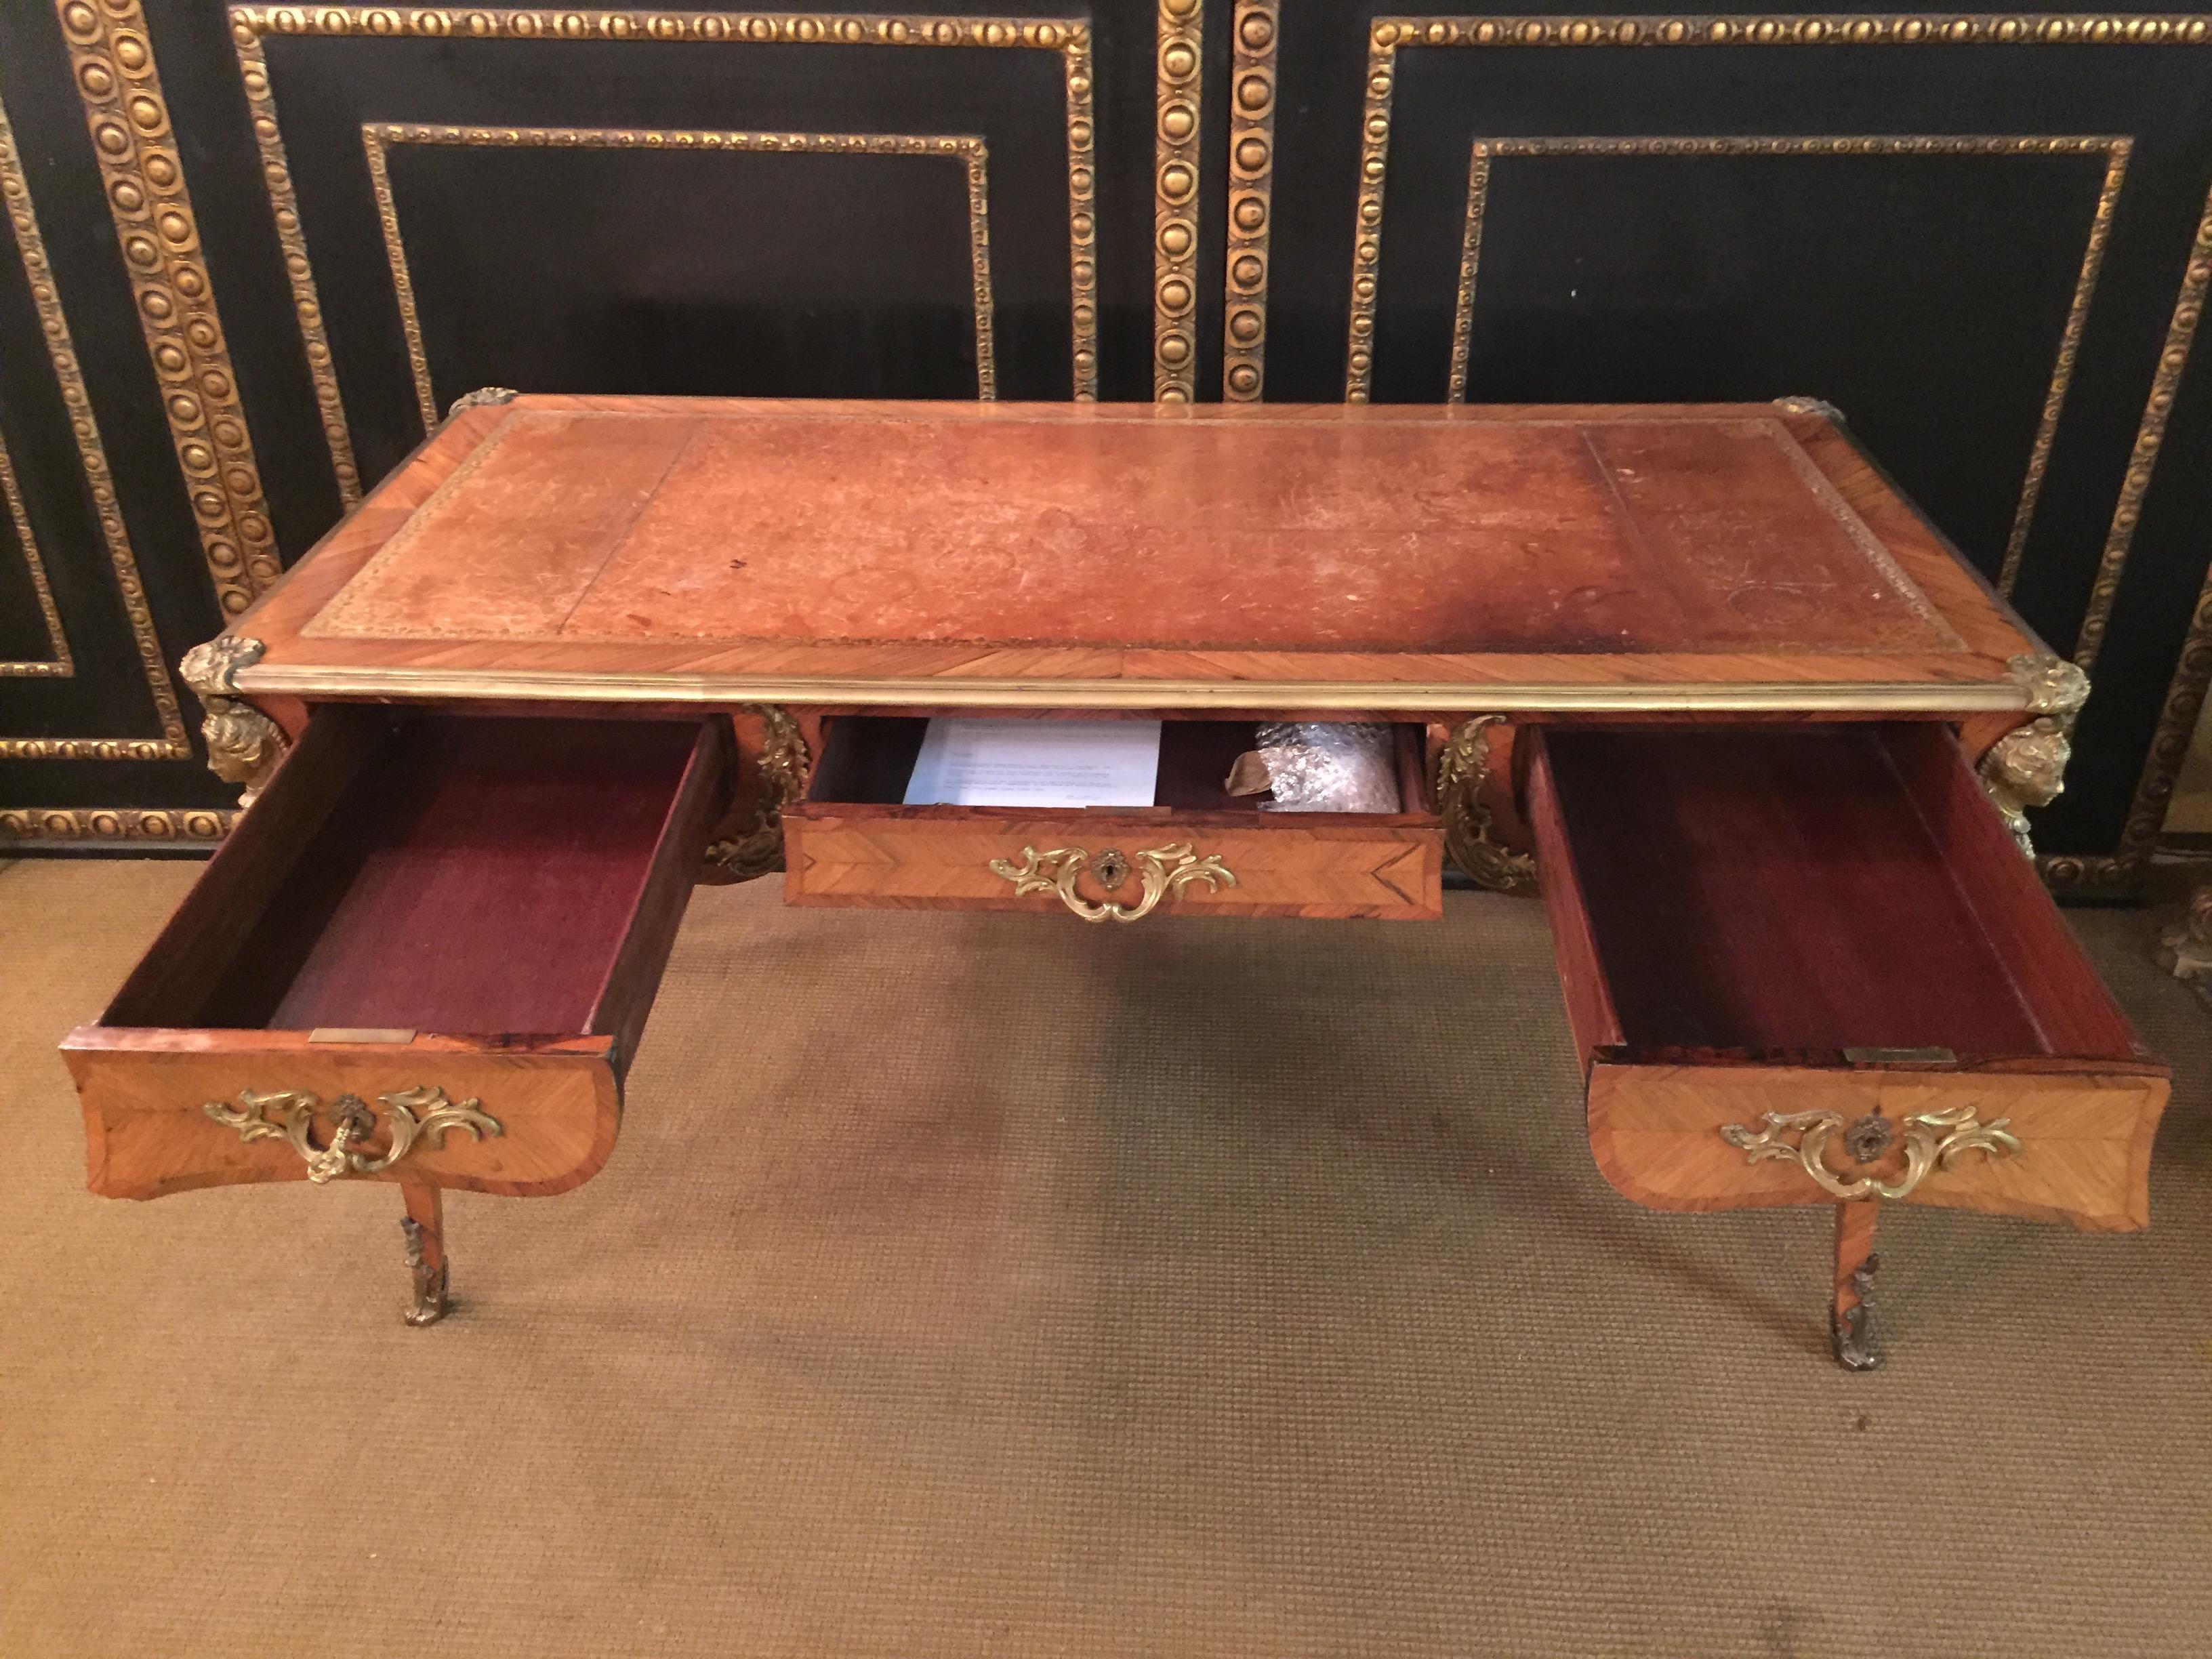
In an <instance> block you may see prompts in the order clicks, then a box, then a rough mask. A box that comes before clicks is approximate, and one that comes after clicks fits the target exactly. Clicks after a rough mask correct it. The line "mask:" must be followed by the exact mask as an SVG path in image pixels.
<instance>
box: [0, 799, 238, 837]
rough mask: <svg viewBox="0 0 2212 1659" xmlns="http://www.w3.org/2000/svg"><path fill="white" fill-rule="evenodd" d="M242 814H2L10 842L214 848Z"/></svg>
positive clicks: (110, 809)
mask: <svg viewBox="0 0 2212 1659" xmlns="http://www.w3.org/2000/svg"><path fill="white" fill-rule="evenodd" d="M237 821H238V814H237V813H236V812H234V811H231V810H229V809H228V808H223V807H190V808H175V809H170V808H158V809H156V808H147V807H137V806H11V807H7V808H4V809H0V844H5V843H6V842H102V841H110V842H173V843H178V844H182V845H191V844H193V843H202V844H205V845H209V846H212V845H213V844H214V843H215V842H219V841H221V840H222V838H223V837H224V836H227V835H228V834H229V833H230V828H231V825H232V824H234V823H236V822H237Z"/></svg>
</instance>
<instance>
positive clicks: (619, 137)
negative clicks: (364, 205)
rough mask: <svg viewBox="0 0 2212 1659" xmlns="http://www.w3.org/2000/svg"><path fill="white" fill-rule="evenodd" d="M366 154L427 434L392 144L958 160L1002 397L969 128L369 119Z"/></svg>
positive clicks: (429, 401)
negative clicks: (929, 130)
mask: <svg viewBox="0 0 2212 1659" xmlns="http://www.w3.org/2000/svg"><path fill="white" fill-rule="evenodd" d="M361 143H362V150H363V151H364V152H365V153H366V154H367V155H368V177H369V185H370V188H371V190H372V191H374V194H375V197H376V210H377V216H378V218H379V219H380V221H381V222H382V223H383V227H384V251H385V256H386V258H388V259H389V260H390V261H391V264H392V289H393V292H394V293H395V294H396V295H398V304H399V322H400V328H401V330H402V331H403V332H404V334H405V335H406V337H407V362H408V367H409V368H410V370H411V371H412V372H413V374H414V377H415V399H416V404H417V405H418V406H419V407H420V409H421V410H422V431H423V434H424V435H425V436H428V435H429V434H430V433H432V432H434V431H435V430H436V429H437V427H438V423H439V420H440V418H441V417H440V415H439V410H438V400H437V397H436V394H435V392H433V391H432V389H431V376H430V359H429V355H428V351H427V350H426V349H425V348H424V345H423V342H422V316H421V313H419V312H418V311H417V309H416V304H415V280H414V274H413V271H412V269H411V267H410V263H409V260H408V257H407V245H406V241H405V239H404V237H403V236H402V234H401V233H400V228H399V207H398V201H397V199H396V198H395V197H393V195H392V171H391V165H390V161H389V159H388V156H389V151H390V149H391V148H392V146H393V145H395V144H445V145H452V146H455V147H459V148H464V149H645V150H670V151H676V152H678V153H681V154H712V153H714V152H717V151H721V152H728V153H739V154H760V155H905V156H944V157H949V158H950V159H951V160H953V161H957V162H959V163H960V166H961V170H962V174H963V179H965V182H966V185H967V206H968V258H969V292H970V295H971V298H972V302H973V304H974V307H975V395H976V396H977V397H978V398H981V399H982V400H984V401H986V402H988V401H990V400H992V399H994V398H997V397H998V395H999V380H998V369H997V366H996V356H995V353H994V346H993V315H994V307H993V301H992V297H991V228H990V207H989V203H990V186H989V179H988V176H987V167H988V166H989V152H988V149H987V147H986V145H985V144H984V143H983V141H982V139H981V138H979V137H974V136H973V135H969V134H951V135H911V136H910V135H908V134H903V133H847V132H729V131H715V130H705V129H694V128H670V127H644V128H633V127H471V126H433V125H416V124H411V123H394V122H372V123H370V124H368V125H365V126H363V127H362V130H361Z"/></svg>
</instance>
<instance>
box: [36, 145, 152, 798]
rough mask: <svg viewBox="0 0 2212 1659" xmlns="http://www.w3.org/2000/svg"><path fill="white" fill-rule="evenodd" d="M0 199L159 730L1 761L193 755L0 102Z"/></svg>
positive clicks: (81, 741)
mask: <svg viewBox="0 0 2212 1659" xmlns="http://www.w3.org/2000/svg"><path fill="white" fill-rule="evenodd" d="M0 200H4V201H5V202H6V204H7V209H8V218H9V224H10V226H11V227H12V228H13V229H14V231H15V252H16V256H17V257H18V258H20V259H21V262H22V266H23V276H24V279H25V281H26V282H27V283H28V285H29V287H30V290H31V301H32V304H33V307H35V308H36V309H37V312H38V316H39V331H40V334H41V335H42V336H43V337H45V340H46V360H47V362H48V363H49V365H50V366H51V367H52V369H53V374H54V383H55V385H56V386H58V388H59V390H60V392H61V397H62V404H63V407H64V408H65V409H66V410H68V411H69V422H70V439H71V441H73V442H74V443H75V444H76V454H77V466H78V469H79V471H82V473H83V475H84V486H85V492H86V494H87V495H89V496H90V497H91V500H92V510H93V516H94V519H95V520H97V522H98V523H99V525H100V540H101V541H102V543H103V544H105V545H106V549H107V563H108V568H109V569H110V570H111V571H112V572H113V573H114V576H115V587H116V592H117V595H118V597H119V598H120V599H122V601H123V614H124V617H125V619H126V620H127V621H128V623H129V624H130V628H131V641H132V643H133V644H134V645H136V646H137V651H138V665H139V668H140V671H142V672H143V674H144V675H145V677H146V690H147V693H148V695H149V696H151V698H152V699H153V703H154V715H155V720H156V721H157V722H158V723H159V725H160V726H161V736H160V737H158V738H0V759H7V760H190V759H191V754H192V745H191V738H189V737H188V736H186V735H185V722H184V715H183V714H182V711H181V710H180V709H179V707H178V703H177V690H176V686H175V684H174V683H173V681H172V680H171V679H170V678H169V665H168V663H167V660H166V659H164V658H163V656H162V653H161V636H160V635H158V634H157V633H156V632H155V628H154V613H153V611H152V610H151V608H150V607H149V605H147V602H146V588H145V585H144V583H143V582H142V581H141V580H139V577H138V560H137V555H136V554H135V553H134V552H132V550H131V532H130V531H129V530H128V529H127V528H126V527H125V525H124V522H123V513H122V508H121V507H120V505H119V504H118V501H117V497H116V493H115V480H114V478H113V477H112V475H111V474H110V472H109V471H108V468H107V447H106V444H105V443H104V442H103V441H101V439H100V423H99V422H98V420H97V419H96V418H95V417H94V414H93V411H92V394H91V392H90V391H89V390H88V387H87V386H86V385H85V380H84V370H83V368H82V365H81V364H80V363H79V362H77V356H76V341H75V340H74V339H73V338H72V337H71V336H70V325H69V318H68V316H67V315H66V314H65V313H64V311H63V309H62V299H61V290H60V289H59V288H58V286H57V285H56V283H55V282H54V273H53V267H52V265H51V264H49V263H48V261H47V258H46V238H45V236H44V235H43V234H41V232H40V229H39V216H38V210H37V209H36V207H35V206H34V205H33V202H32V200H31V187H30V180H29V179H28V178H27V175H26V174H25V173H24V171H23V161H22V157H21V155H20V154H19V153H18V152H17V150H16V149H15V129H14V128H13V127H12V126H11V125H9V120H8V111H7V108H6V106H4V105H0ZM26 545H28V544H27V543H26Z"/></svg>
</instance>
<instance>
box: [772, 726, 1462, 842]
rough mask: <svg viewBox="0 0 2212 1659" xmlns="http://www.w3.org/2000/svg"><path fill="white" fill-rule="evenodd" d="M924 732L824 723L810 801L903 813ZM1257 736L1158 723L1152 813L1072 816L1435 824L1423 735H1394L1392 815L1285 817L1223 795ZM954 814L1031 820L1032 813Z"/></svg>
mask: <svg viewBox="0 0 2212 1659" xmlns="http://www.w3.org/2000/svg"><path fill="white" fill-rule="evenodd" d="M1008 718H1020V717H1018V716H1010V717H1008ZM1085 718H1090V717H1089V716H1086V717H1085ZM928 729H929V722H928V721H927V720H915V719H911V718H905V717H900V716H895V715H849V716H843V717H838V716H832V717H831V718H830V719H829V720H824V721H823V731H822V754H821V757H820V758H819V759H818V760H817V762H816V763H815V767H814V776H813V780H812V782H811V784H810V786H809V787H808V789H807V792H806V799H807V800H808V801H809V802H833V803H836V804H837V805H867V806H901V805H903V804H904V802H905V800H906V788H907V784H908V781H909V780H910V779H911V778H912V777H913V776H914V765H915V757H917V756H918V755H920V754H921V740H922V737H923V735H924V733H926V732H927V731H928ZM1258 730H1259V728H1258V726H1257V725H1256V724H1255V722H1253V721H1251V720H1163V721H1162V722H1161V723H1160V769H1159V774H1158V782H1157V783H1156V785H1155V786H1154V793H1153V796H1152V802H1153V804H1152V806H1150V807H1149V808H1147V807H1142V806H1115V807H1099V808H1090V809H1084V808H1076V809H1070V810H1074V811H1085V810H1088V811H1111V812H1113V813H1114V814H1115V815H1116V816H1117V817H1143V816H1145V815H1146V814H1147V813H1148V812H1149V813H1155V814H1159V815H1162V816H1164V815H1166V814H1168V813H1170V812H1172V813H1189V812H1206V813H1217V812H1218V813H1224V814H1229V815H1232V817H1233V819H1234V821H1236V822H1238V823H1249V822H1251V821H1254V820H1261V821H1274V822H1280V823H1298V822H1300V821H1302V820H1328V819H1332V818H1345V819H1348V820H1351V821H1353V822H1358V821H1359V820H1362V819H1368V818H1379V819H1382V820H1384V821H1389V820H1392V819H1395V818H1396V817H1412V818H1416V819H1419V818H1426V819H1428V820H1430V821H1431V822H1432V821H1433V820H1434V812H1433V810H1432V809H1431V806H1430V805H1429V803H1428V798H1427V797H1428V787H1427V784H1426V782H1425V777H1424V773H1425V733H1424V731H1423V728H1422V727H1420V726H1407V725H1401V726H1396V727H1395V728H1394V732H1395V738H1396V756H1397V763H1398V790H1399V801H1400V811H1399V812H1397V813H1317V812H1295V813H1286V812H1281V811H1276V810H1274V809H1273V808H1271V807H1269V806H1267V805H1264V804H1263V803H1262V801H1261V798H1260V797H1258V796H1256V795H1232V794H1231V793H1229V791H1228V789H1227V787H1226V783H1227V780H1228V777H1229V769H1230V768H1231V766H1232V765H1234V764H1235V763H1236V760H1237V757H1238V756H1239V755H1242V754H1243V753H1245V752H1246V751H1247V750H1251V749H1253V748H1255V747H1257V746H1258V742H1259V738H1258ZM909 810H912V811H927V810H929V809H927V808H924V807H915V808H912V809H909ZM955 810H957V811H1001V812H1007V813H1020V814H1024V815H1025V816H1034V815H1035V813H1036V810H1037V809H1036V808H1033V807H962V808H957V809H955Z"/></svg>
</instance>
